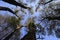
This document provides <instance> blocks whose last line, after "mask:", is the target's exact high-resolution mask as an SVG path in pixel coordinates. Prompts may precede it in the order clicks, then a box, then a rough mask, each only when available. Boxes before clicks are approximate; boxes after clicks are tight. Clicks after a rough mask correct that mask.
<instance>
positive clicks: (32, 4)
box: [0, 0, 60, 40]
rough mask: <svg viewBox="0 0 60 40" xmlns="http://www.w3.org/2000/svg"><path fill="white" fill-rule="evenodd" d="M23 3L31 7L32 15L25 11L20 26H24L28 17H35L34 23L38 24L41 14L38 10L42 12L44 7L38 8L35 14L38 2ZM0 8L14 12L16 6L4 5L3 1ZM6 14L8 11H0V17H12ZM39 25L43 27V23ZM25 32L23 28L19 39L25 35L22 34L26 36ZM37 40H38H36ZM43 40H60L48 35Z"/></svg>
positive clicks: (0, 2)
mask: <svg viewBox="0 0 60 40" xmlns="http://www.w3.org/2000/svg"><path fill="white" fill-rule="evenodd" d="M24 3H27V6H29V7H32V11H33V13H34V14H32V15H31V14H30V13H29V11H28V10H25V11H26V13H27V14H23V15H24V16H23V18H24V19H23V20H21V24H22V25H24V24H25V22H26V21H27V20H28V18H30V17H36V18H35V21H36V23H38V22H39V21H38V16H40V14H42V12H41V11H40V9H41V10H42V9H43V8H44V7H43V6H40V9H39V10H38V11H37V12H35V9H36V6H37V5H38V4H37V3H38V0H36V1H35V2H32V3H29V2H26V1H25V0H24ZM0 6H4V7H8V8H10V9H12V10H14V9H15V8H16V6H14V5H11V4H8V3H5V2H3V1H0ZM6 12H8V11H0V15H1V14H2V15H6V14H9V15H12V16H13V14H12V13H10V12H8V13H6ZM41 25H42V26H45V24H44V23H41ZM23 29H24V30H23ZM25 30H26V28H25V27H23V28H22V29H21V31H20V32H21V34H22V36H21V38H22V37H23V36H24V35H25V34H24V33H26V34H27V32H26V31H25ZM38 36H39V35H37V37H38ZM38 40H40V39H38ZM44 40H60V39H59V38H56V36H52V35H50V36H48V35H46V36H45V39H44Z"/></svg>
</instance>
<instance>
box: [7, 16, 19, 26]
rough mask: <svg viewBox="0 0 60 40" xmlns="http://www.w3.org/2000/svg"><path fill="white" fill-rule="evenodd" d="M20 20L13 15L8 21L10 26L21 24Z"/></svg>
mask: <svg viewBox="0 0 60 40" xmlns="http://www.w3.org/2000/svg"><path fill="white" fill-rule="evenodd" d="M19 21H20V20H18V19H17V18H16V17H11V18H10V19H9V20H8V22H9V24H10V26H13V27H16V26H17V25H18V24H19Z"/></svg>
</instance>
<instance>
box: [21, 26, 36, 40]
mask: <svg viewBox="0 0 60 40" xmlns="http://www.w3.org/2000/svg"><path fill="white" fill-rule="evenodd" d="M21 40H36V34H35V30H34V29H33V28H32V27H31V28H30V29H29V32H28V34H27V35H25V36H24V37H23V38H22V39H21Z"/></svg>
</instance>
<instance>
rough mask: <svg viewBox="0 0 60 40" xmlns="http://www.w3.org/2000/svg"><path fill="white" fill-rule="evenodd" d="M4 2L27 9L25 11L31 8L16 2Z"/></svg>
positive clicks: (7, 0) (10, 0)
mask: <svg viewBox="0 0 60 40" xmlns="http://www.w3.org/2000/svg"><path fill="white" fill-rule="evenodd" d="M3 1H4V2H7V3H9V4H12V5H15V6H20V7H22V8H25V9H27V8H29V7H26V6H24V5H23V4H22V3H18V2H16V1H15V0H3Z"/></svg>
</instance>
